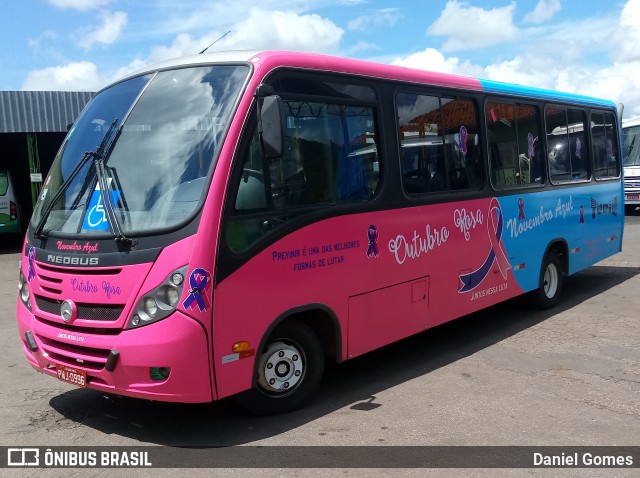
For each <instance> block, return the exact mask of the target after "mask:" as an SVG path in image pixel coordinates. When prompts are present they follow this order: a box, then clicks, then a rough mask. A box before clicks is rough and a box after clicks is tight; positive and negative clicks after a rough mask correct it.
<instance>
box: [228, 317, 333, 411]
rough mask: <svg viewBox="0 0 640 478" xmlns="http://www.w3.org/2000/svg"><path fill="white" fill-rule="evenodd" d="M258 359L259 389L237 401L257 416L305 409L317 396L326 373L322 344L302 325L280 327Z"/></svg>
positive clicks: (291, 323)
mask: <svg viewBox="0 0 640 478" xmlns="http://www.w3.org/2000/svg"><path fill="white" fill-rule="evenodd" d="M256 360H257V362H258V367H257V372H258V376H257V383H256V386H255V387H253V388H252V389H250V390H247V391H246V392H243V393H241V394H239V395H238V396H237V400H238V402H239V403H240V404H241V405H242V406H243V407H245V408H246V409H248V410H249V411H251V412H253V413H255V414H257V415H275V414H278V413H284V412H288V411H291V410H295V409H297V408H300V407H302V406H303V405H305V404H306V403H307V402H308V401H309V400H311V398H312V397H313V395H314V393H315V392H316V390H317V389H318V386H319V385H320V381H321V380H322V373H323V372H324V353H323V350H322V345H321V344H320V341H319V340H318V337H317V336H316V334H315V333H313V331H312V330H311V329H309V327H307V326H306V325H304V324H302V323H299V322H289V323H286V324H284V325H283V326H281V327H278V328H277V329H276V330H275V332H274V333H273V334H272V335H271V337H270V338H269V341H268V342H267V345H266V347H265V348H264V349H263V351H262V354H261V355H260V356H258V357H256Z"/></svg>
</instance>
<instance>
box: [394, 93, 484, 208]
mask: <svg viewBox="0 0 640 478" xmlns="http://www.w3.org/2000/svg"><path fill="white" fill-rule="evenodd" d="M396 105H397V106H396V113H397V116H398V136H399V141H400V152H401V158H402V161H401V167H402V185H403V188H404V191H405V193H407V194H409V195H415V194H423V193H430V192H440V191H449V190H460V189H468V188H478V187H479V186H480V185H481V184H482V177H481V168H480V162H479V156H480V154H479V151H480V149H479V146H478V142H479V141H478V131H477V128H478V126H477V114H476V106H475V103H474V102H473V101H472V100H469V99H463V98H445V97H439V96H430V95H419V94H414V93H398V94H397V96H396Z"/></svg>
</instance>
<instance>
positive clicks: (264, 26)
mask: <svg viewBox="0 0 640 478" xmlns="http://www.w3.org/2000/svg"><path fill="white" fill-rule="evenodd" d="M231 28H232V33H231V34H229V35H227V36H225V37H224V38H223V39H222V40H221V41H219V42H218V43H216V44H215V45H214V46H213V47H212V48H211V49H210V50H209V51H215V50H234V49H235V50H238V49H245V50H250V49H267V48H269V49H290V50H300V51H312V52H317V53H330V52H335V51H337V49H338V46H339V44H340V41H341V39H342V36H343V34H344V30H342V29H341V28H339V27H338V26H336V25H335V24H334V23H333V22H331V21H330V20H327V19H325V18H323V17H320V16H319V15H297V14H295V13H293V12H281V11H273V12H268V11H264V10H261V9H258V8H252V9H251V10H250V12H249V15H248V18H247V19H246V20H244V21H243V22H241V23H238V24H236V25H235V26H232V27H231ZM223 33H224V32H220V31H214V32H210V33H208V34H206V35H203V36H200V37H194V36H191V35H189V34H187V33H183V34H180V35H177V36H176V37H175V38H174V40H173V41H172V42H171V43H170V44H169V45H168V46H165V45H158V46H155V47H153V48H152V49H151V50H150V52H149V55H148V56H146V57H142V56H138V57H136V58H135V59H133V60H132V61H131V62H130V63H129V64H128V65H125V66H122V67H120V68H118V69H116V70H115V71H104V72H102V71H98V68H97V66H96V65H95V64H94V63H90V62H71V63H67V64H64V65H60V66H55V67H50V68H44V69H40V70H35V71H32V72H30V73H29V74H28V75H27V79H26V80H25V82H24V83H23V86H22V89H23V90H32V89H35V90H43V89H44V90H65V91H77V90H87V91H96V90H98V89H100V88H102V87H104V86H106V85H107V84H109V83H111V82H113V81H115V80H117V79H119V78H122V77H123V76H126V75H128V74H129V73H131V72H133V71H136V70H139V69H140V68H142V67H144V66H145V65H148V64H152V63H158V62H161V61H164V60H168V59H171V58H176V57H180V56H185V55H192V54H196V53H198V52H200V51H201V50H202V49H203V48H205V47H206V46H208V45H210V44H211V43H213V42H214V41H216V40H217V39H218V38H220V37H221V36H222V34H223Z"/></svg>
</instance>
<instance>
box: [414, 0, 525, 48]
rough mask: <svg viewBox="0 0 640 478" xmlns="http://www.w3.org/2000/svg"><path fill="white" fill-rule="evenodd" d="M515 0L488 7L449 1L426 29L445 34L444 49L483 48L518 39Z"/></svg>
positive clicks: (428, 31) (454, 0)
mask: <svg viewBox="0 0 640 478" xmlns="http://www.w3.org/2000/svg"><path fill="white" fill-rule="evenodd" d="M515 9H516V4H515V3H513V2H512V3H510V4H509V5H507V6H505V7H500V8H492V9H490V10H485V9H483V8H479V7H474V6H471V5H469V4H468V3H466V2H459V1H458V0H449V1H448V2H447V4H446V5H445V7H444V10H443V11H442V13H441V14H440V16H439V17H438V18H437V19H436V21H435V22H433V23H432V24H431V25H430V26H429V28H428V29H427V33H428V34H429V35H436V36H446V37H447V39H446V40H445V42H444V44H443V45H442V50H443V51H460V50H472V49H477V48H483V47H486V46H489V45H495V44H499V43H505V42H510V41H512V40H515V39H516V38H517V35H518V29H517V28H516V26H515V25H514V23H513V14H514V12H515Z"/></svg>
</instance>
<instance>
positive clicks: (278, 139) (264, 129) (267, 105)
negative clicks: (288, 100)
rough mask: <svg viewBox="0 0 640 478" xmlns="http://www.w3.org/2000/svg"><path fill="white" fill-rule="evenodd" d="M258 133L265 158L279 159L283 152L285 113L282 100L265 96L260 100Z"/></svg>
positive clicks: (275, 96) (277, 97)
mask: <svg viewBox="0 0 640 478" xmlns="http://www.w3.org/2000/svg"><path fill="white" fill-rule="evenodd" d="M260 100H261V101H260V109H259V115H260V116H259V117H258V128H259V129H258V132H259V133H260V141H261V143H262V151H263V153H264V156H265V158H267V159H272V158H279V157H280V156H282V150H283V144H284V141H283V128H282V120H283V112H282V99H281V98H280V97H279V96H277V95H273V96H265V97H264V98H261V99H260Z"/></svg>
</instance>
